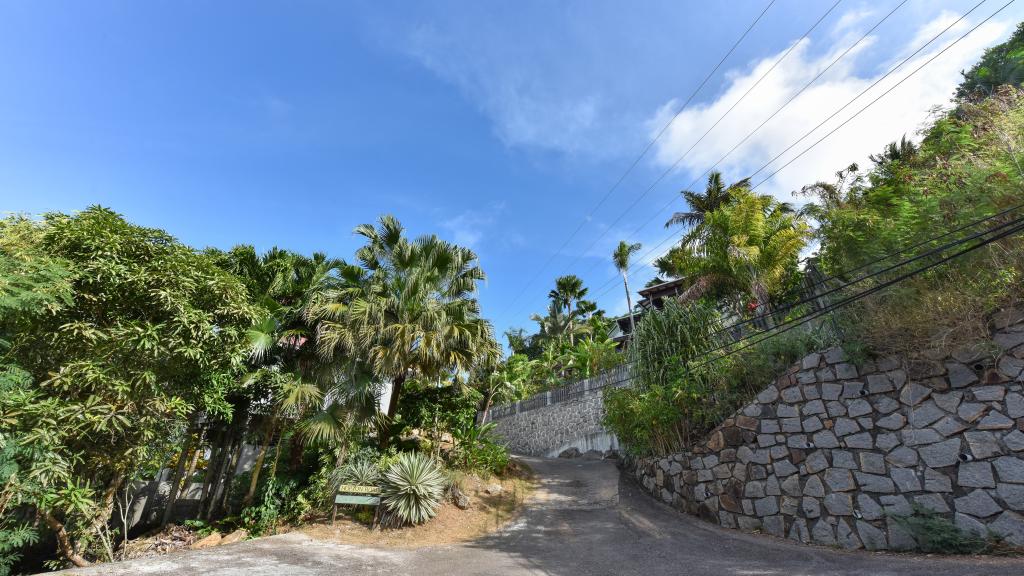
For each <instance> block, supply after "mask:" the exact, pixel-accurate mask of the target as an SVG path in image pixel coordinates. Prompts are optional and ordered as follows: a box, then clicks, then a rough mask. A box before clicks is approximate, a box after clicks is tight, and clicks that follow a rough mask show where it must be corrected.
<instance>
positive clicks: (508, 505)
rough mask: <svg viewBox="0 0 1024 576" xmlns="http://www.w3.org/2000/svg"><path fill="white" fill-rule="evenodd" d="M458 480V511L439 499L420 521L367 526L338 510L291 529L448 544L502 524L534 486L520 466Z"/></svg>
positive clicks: (366, 540) (342, 539)
mask: <svg viewBox="0 0 1024 576" xmlns="http://www.w3.org/2000/svg"><path fill="white" fill-rule="evenodd" d="M460 484H461V488H462V490H463V492H464V493H465V494H466V496H468V497H469V502H470V507H469V509H468V510H460V509H459V508H458V507H456V506H455V505H454V504H452V503H451V502H445V503H444V504H442V505H441V508H440V509H438V512H437V516H435V517H434V518H433V519H432V520H430V521H429V522H427V523H426V524H422V525H420V526H412V527H406V528H399V529H375V530H371V529H370V528H369V526H368V525H367V524H365V523H363V522H360V521H357V520H355V519H353V518H352V517H351V516H349V515H346V516H345V517H344V518H343V517H342V515H341V514H340V513H339V514H338V521H337V522H335V523H334V524H331V522H330V519H327V520H326V521H323V522H317V523H314V524H306V525H304V526H300V527H297V528H296V529H295V531H297V532H299V533H301V534H305V535H307V536H309V537H311V538H315V539H317V540H324V541H328V542H337V543H340V544H360V545H363V546H377V547H381V548H420V547H423V546H436V545H443V544H454V543H457V542H465V541H467V540H473V539H475V538H479V537H481V536H483V535H485V534H488V533H490V532H493V531H495V530H497V529H499V528H501V527H502V526H504V525H505V524H507V523H508V522H509V521H510V520H512V519H514V518H515V517H516V515H517V514H518V513H519V511H520V510H521V508H522V504H523V501H524V500H525V498H526V496H527V495H528V494H529V493H530V491H531V490H532V489H533V488H534V480H533V478H532V475H531V474H529V473H528V472H527V471H525V470H523V469H519V470H516V471H514V473H512V474H509V475H507V476H506V477H505V478H500V479H499V478H490V479H488V480H483V479H481V478H479V477H477V476H471V475H467V476H464V477H462V478H461V481H460ZM495 485H498V486H501V490H500V491H497V490H495V489H494V488H495Z"/></svg>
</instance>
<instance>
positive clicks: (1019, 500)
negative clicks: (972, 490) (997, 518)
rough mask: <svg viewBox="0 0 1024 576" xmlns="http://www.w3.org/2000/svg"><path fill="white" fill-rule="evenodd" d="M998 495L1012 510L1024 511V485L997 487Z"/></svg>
mask: <svg viewBox="0 0 1024 576" xmlns="http://www.w3.org/2000/svg"><path fill="white" fill-rule="evenodd" d="M996 494H997V495H998V496H999V497H1000V498H1002V499H1003V502H1005V503H1006V505H1007V506H1009V507H1010V509H1012V510H1024V485H1021V484H1003V483H1000V484H999V485H998V486H997V487H996Z"/></svg>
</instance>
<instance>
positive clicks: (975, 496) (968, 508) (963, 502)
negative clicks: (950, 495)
mask: <svg viewBox="0 0 1024 576" xmlns="http://www.w3.org/2000/svg"><path fill="white" fill-rule="evenodd" d="M953 502H954V504H955V506H956V511H957V512H960V513H962V514H969V515H971V516H974V517H975V518H985V517H988V516H991V515H993V514H995V513H997V512H999V511H1000V510H1002V508H1000V507H999V504H996V501H995V500H993V499H992V497H991V496H989V495H988V492H985V491H984V490H974V491H973V492H970V493H968V494H967V495H966V496H961V497H960V498H957V499H955V500H954V501H953Z"/></svg>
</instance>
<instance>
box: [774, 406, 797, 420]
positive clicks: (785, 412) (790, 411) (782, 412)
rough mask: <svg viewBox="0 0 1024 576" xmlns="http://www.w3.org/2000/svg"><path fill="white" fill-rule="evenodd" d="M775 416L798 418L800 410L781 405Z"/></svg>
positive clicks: (777, 408)
mask: <svg viewBox="0 0 1024 576" xmlns="http://www.w3.org/2000/svg"><path fill="white" fill-rule="evenodd" d="M775 415H776V416H778V417H779V418H798V417H799V416H800V409H799V408H797V407H796V406H793V405H791V404H779V405H778V407H776V409H775Z"/></svg>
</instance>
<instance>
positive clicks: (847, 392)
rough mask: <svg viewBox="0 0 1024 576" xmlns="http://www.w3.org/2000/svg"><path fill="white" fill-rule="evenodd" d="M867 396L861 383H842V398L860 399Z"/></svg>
mask: <svg viewBox="0 0 1024 576" xmlns="http://www.w3.org/2000/svg"><path fill="white" fill-rule="evenodd" d="M865 394H867V391H866V390H864V383H863V382H845V383H843V398H860V397H861V396H864V395H865Z"/></svg>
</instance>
